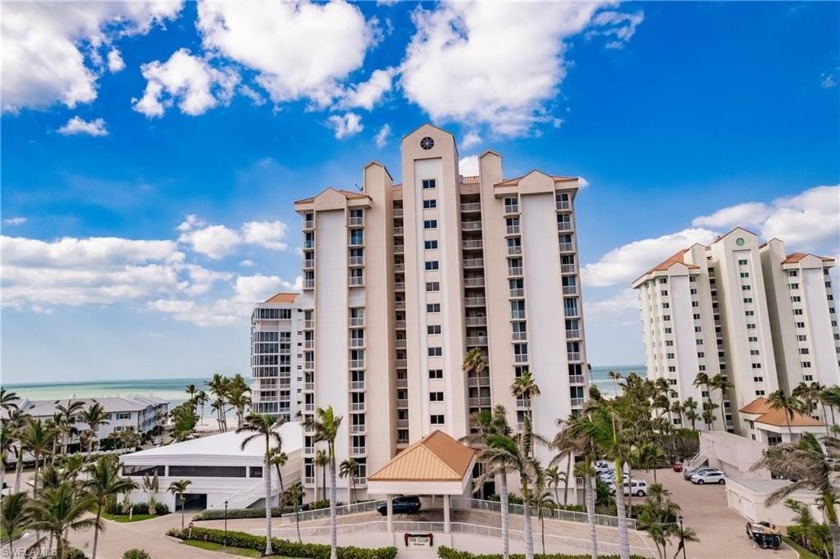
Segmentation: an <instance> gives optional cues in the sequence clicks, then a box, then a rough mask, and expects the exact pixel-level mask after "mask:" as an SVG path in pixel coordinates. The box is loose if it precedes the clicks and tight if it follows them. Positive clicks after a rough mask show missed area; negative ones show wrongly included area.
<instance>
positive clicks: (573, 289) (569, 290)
mask: <svg viewBox="0 0 840 559" xmlns="http://www.w3.org/2000/svg"><path fill="white" fill-rule="evenodd" d="M566 265H567V264H564V266H566ZM577 294H578V288H577V286H576V285H564V286H563V295H577Z"/></svg>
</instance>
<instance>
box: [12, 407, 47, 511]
mask: <svg viewBox="0 0 840 559" xmlns="http://www.w3.org/2000/svg"><path fill="white" fill-rule="evenodd" d="M54 439H55V431H54V430H53V429H52V427H50V426H49V425H48V424H47V423H45V422H44V421H42V420H40V419H32V418H31V417H27V420H26V423H25V424H24V426H23V430H22V431H21V433H20V439H19V442H20V445H21V447H22V448H23V450H26V451H28V452H29V453H31V454H32V456H34V457H35V477H34V478H33V484H34V487H35V497H36V498H37V497H38V474H39V473H40V460H41V457H45V456H46V455H48V454H49V452H50V450H51V449H52V446H53V440H54Z"/></svg>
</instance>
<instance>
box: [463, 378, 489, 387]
mask: <svg viewBox="0 0 840 559" xmlns="http://www.w3.org/2000/svg"><path fill="white" fill-rule="evenodd" d="M467 386H469V387H470V388H480V387H482V386H490V377H467Z"/></svg>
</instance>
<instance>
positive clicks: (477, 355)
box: [461, 347, 487, 376]
mask: <svg viewBox="0 0 840 559" xmlns="http://www.w3.org/2000/svg"><path fill="white" fill-rule="evenodd" d="M461 368H462V369H464V372H465V373H467V375H473V376H477V375H480V374H481V373H483V372H484V369H486V368H487V361H485V360H484V355H483V354H482V353H481V348H478V347H473V348H470V349H469V350H467V355H466V356H465V357H464V362H463V364H462V365H461Z"/></svg>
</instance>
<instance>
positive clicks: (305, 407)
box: [303, 404, 315, 411]
mask: <svg viewBox="0 0 840 559" xmlns="http://www.w3.org/2000/svg"><path fill="white" fill-rule="evenodd" d="M303 411H315V404H303Z"/></svg>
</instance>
